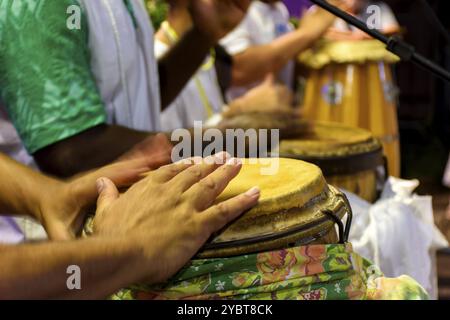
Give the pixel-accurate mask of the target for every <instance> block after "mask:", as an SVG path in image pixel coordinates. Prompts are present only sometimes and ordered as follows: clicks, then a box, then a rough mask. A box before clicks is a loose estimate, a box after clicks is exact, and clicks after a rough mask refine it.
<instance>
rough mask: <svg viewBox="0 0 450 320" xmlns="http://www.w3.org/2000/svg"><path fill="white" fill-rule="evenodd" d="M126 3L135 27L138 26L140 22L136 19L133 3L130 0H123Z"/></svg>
mask: <svg viewBox="0 0 450 320" xmlns="http://www.w3.org/2000/svg"><path fill="white" fill-rule="evenodd" d="M123 1H124V3H125V6H126V7H127V10H128V12H129V13H130V16H131V20H133V25H134V27H135V28H137V27H138V23H137V20H136V16H135V15H134V9H133V5H132V4H131V2H130V0H123Z"/></svg>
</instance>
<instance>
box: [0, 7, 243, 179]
mask: <svg viewBox="0 0 450 320" xmlns="http://www.w3.org/2000/svg"><path fill="white" fill-rule="evenodd" d="M189 3H190V7H189V8H190V12H191V15H192V18H193V19H192V21H193V26H192V27H191V28H190V29H189V30H188V31H187V32H186V33H185V34H184V36H183V37H182V38H181V39H180V41H179V42H178V43H177V44H176V45H175V46H173V47H172V48H171V50H169V51H168V52H167V54H165V55H164V57H162V58H161V59H159V61H158V62H157V61H156V59H155V58H154V50H153V27H152V25H151V21H150V19H149V17H148V14H147V12H146V9H145V5H144V3H143V1H142V0H114V1H88V0H79V1H77V0H60V1H53V0H42V1H39V2H38V3H36V2H27V1H20V2H14V5H13V0H5V1H3V2H2V3H1V7H2V13H3V14H2V15H1V17H0V26H1V28H0V39H1V40H0V61H1V63H0V96H1V101H2V105H3V106H4V108H6V111H7V115H6V116H3V117H4V118H5V121H7V122H9V121H11V122H12V123H13V124H14V126H15V128H16V129H17V133H18V134H19V136H20V138H21V141H22V143H23V144H24V146H25V148H26V150H27V151H28V153H29V154H31V155H32V156H33V157H34V159H35V160H36V162H37V164H38V165H39V167H40V168H41V169H42V170H44V171H45V172H48V173H51V174H54V175H57V176H62V177H67V176H71V175H73V174H76V173H78V172H81V171H85V170H89V169H91V168H94V167H98V166H101V165H105V164H107V163H109V162H111V161H114V160H115V159H117V158H119V157H121V156H123V155H124V154H125V153H126V152H128V151H129V150H130V149H132V148H133V147H134V148H135V150H132V152H131V154H128V155H127V157H133V156H140V155H142V153H146V154H147V155H152V156H153V155H155V156H156V155H158V156H159V157H165V158H166V159H167V161H169V160H170V155H169V154H170V151H171V144H170V143H169V141H168V139H167V138H166V137H165V136H162V135H157V136H155V135H154V134H150V136H149V132H158V131H161V130H162V128H161V125H160V112H161V110H163V109H165V108H166V107H167V106H168V105H169V104H170V103H171V102H172V101H173V99H174V98H175V97H176V96H177V95H178V93H179V92H180V91H181V89H182V88H183V87H184V85H185V84H186V83H187V81H188V80H189V79H190V78H191V76H192V74H194V72H195V71H196V70H197V69H198V67H199V66H200V65H201V64H202V62H203V61H204V58H205V56H206V55H207V53H208V52H209V50H210V48H211V47H212V46H213V45H214V44H215V43H216V42H217V41H218V39H220V38H222V37H223V36H224V35H226V33H227V32H228V31H230V30H232V29H233V28H234V27H235V26H236V25H237V24H238V23H239V22H240V21H241V20H242V18H243V17H244V15H245V12H246V10H247V7H248V6H249V4H250V0H239V1H232V0H226V1H218V0H202V1H193V0H191V1H190V2H189ZM77 8H78V9H77ZM17 12H20V15H17V14H16V13H17ZM66 12H71V14H66ZM44 16H45V19H42V17H44ZM74 21H78V23H79V25H78V26H77V23H76V22H74ZM10 131H11V130H10V128H9V129H8V132H6V133H4V132H1V133H0V134H2V135H3V136H13V135H15V136H16V134H17V133H16V132H13V133H11V132H10Z"/></svg>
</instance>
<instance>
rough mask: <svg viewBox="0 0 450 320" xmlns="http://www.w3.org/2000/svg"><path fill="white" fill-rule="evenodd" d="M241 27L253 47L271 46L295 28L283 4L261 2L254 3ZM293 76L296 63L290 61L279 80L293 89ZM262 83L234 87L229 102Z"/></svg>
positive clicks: (280, 73) (228, 96)
mask: <svg viewBox="0 0 450 320" xmlns="http://www.w3.org/2000/svg"><path fill="white" fill-rule="evenodd" d="M240 27H243V28H246V29H247V32H248V34H249V36H250V43H251V45H252V46H259V45H266V44H269V43H271V42H272V41H274V40H275V39H277V38H279V37H281V36H283V35H284V34H286V33H288V32H291V31H293V27H292V25H291V24H290V22H289V12H288V10H287V8H286V6H285V5H284V4H283V3H282V2H277V3H275V4H266V3H263V2H261V1H254V2H253V3H252V4H251V6H250V8H249V11H248V14H247V16H246V17H245V19H244V21H243V22H242V24H241V25H240ZM232 37H233V35H232V34H231V36H230V37H228V39H232ZM231 41H232V40H231ZM293 76H294V62H293V61H290V62H288V63H287V64H286V66H284V68H283V69H282V70H281V71H280V72H279V74H278V77H277V78H278V80H279V81H281V82H282V83H283V84H285V85H287V86H288V87H291V86H292V83H293ZM260 83H261V82H257V83H253V84H251V85H247V86H239V87H232V88H230V89H229V90H228V92H227V98H228V99H229V100H233V99H236V98H237V97H240V96H242V95H244V94H245V93H246V92H248V91H249V90H250V89H251V88H254V87H255V86H257V85H259V84H260Z"/></svg>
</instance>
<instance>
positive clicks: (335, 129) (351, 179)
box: [279, 122, 386, 202]
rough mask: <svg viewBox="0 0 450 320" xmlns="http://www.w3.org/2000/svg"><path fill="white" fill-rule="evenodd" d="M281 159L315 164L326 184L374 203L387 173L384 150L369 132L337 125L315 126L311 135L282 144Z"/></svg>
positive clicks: (318, 124)
mask: <svg viewBox="0 0 450 320" xmlns="http://www.w3.org/2000/svg"><path fill="white" fill-rule="evenodd" d="M279 153H280V156H281V157H286V158H294V159H300V160H304V161H308V162H311V163H314V164H315V165H317V166H319V167H320V168H321V169H322V172H323V174H324V176H325V178H326V179H327V182H328V183H329V184H331V185H334V186H336V187H339V188H343V189H345V190H348V191H350V192H352V193H355V194H357V195H358V196H360V197H361V198H363V199H365V200H367V201H369V202H373V201H375V200H376V198H377V196H378V185H380V186H382V184H383V181H384V178H385V175H386V173H385V172H383V171H386V169H384V168H383V167H384V166H385V160H384V158H383V152H382V146H381V144H380V142H379V141H378V140H377V139H375V138H373V136H372V135H371V133H370V132H368V131H367V130H363V129H358V128H352V127H347V126H344V125H341V124H338V123H330V122H316V123H314V124H313V125H312V126H311V132H309V133H308V134H305V135H302V136H301V137H299V138H298V139H285V140H282V141H281V143H280V148H279Z"/></svg>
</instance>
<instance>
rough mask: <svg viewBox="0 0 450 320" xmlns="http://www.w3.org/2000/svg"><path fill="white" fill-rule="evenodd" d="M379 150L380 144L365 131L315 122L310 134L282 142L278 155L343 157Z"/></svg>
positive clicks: (330, 123)
mask: <svg viewBox="0 0 450 320" xmlns="http://www.w3.org/2000/svg"><path fill="white" fill-rule="evenodd" d="M379 148H380V143H379V142H378V141H377V140H376V139H374V138H373V136H372V134H371V133H370V132H369V131H367V130H364V129H360V128H353V127H348V126H345V125H341V124H338V123H332V122H316V123H314V125H313V126H312V127H311V129H310V132H308V133H307V134H305V135H302V136H301V137H299V138H298V139H286V140H282V141H281V143H280V155H282V156H283V155H304V156H310V157H315V156H317V157H321V156H343V155H351V154H355V153H364V152H370V151H374V150H377V149H379Z"/></svg>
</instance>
